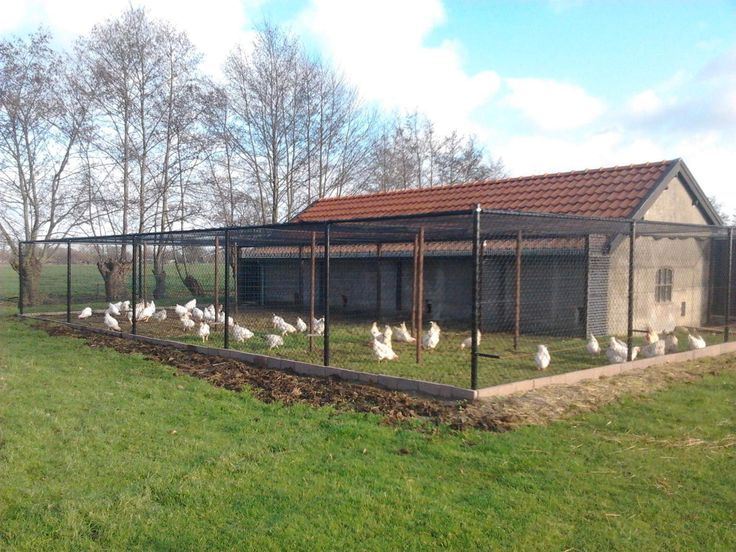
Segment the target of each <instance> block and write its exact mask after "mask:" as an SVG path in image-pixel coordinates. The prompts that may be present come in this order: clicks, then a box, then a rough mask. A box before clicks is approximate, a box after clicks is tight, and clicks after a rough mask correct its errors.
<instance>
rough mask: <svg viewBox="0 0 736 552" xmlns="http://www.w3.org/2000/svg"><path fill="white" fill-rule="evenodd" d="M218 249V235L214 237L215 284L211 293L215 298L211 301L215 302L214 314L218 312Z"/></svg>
mask: <svg viewBox="0 0 736 552" xmlns="http://www.w3.org/2000/svg"><path fill="white" fill-rule="evenodd" d="M219 250H220V237H219V236H218V237H216V238H215V284H214V290H213V293H214V296H215V300H214V301H213V303H214V304H215V313H216V314H217V313H219V312H220V290H219V282H218V280H219V272H218V271H219V264H220V262H219V261H220V259H219Z"/></svg>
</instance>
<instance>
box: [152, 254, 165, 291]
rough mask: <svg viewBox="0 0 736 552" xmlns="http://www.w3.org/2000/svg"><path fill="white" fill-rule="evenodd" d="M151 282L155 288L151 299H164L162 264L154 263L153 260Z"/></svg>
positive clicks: (163, 271)
mask: <svg viewBox="0 0 736 552" xmlns="http://www.w3.org/2000/svg"><path fill="white" fill-rule="evenodd" d="M152 272H153V280H154V282H155V286H154V288H153V298H154V299H155V300H157V301H158V300H159V299H163V298H164V297H166V271H165V270H164V267H163V263H161V262H160V261H159V262H156V260H155V258H154V262H153V271H152Z"/></svg>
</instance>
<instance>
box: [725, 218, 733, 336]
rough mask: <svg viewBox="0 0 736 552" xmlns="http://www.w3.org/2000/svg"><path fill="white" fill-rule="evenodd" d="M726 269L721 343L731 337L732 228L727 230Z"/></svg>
mask: <svg viewBox="0 0 736 552" xmlns="http://www.w3.org/2000/svg"><path fill="white" fill-rule="evenodd" d="M726 258H727V259H728V261H727V262H728V267H727V268H726V274H727V276H726V305H725V307H724V317H723V318H724V320H723V341H724V343H727V342H728V340H729V338H730V337H731V335H730V334H731V328H730V326H731V285H732V280H733V227H731V228H729V229H728V254H727V255H726Z"/></svg>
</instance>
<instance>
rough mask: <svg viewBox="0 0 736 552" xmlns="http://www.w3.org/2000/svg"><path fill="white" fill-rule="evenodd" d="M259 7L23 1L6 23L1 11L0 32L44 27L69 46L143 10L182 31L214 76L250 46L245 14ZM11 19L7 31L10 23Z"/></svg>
mask: <svg viewBox="0 0 736 552" xmlns="http://www.w3.org/2000/svg"><path fill="white" fill-rule="evenodd" d="M260 3H261V0H245V1H241V0H208V1H207V2H182V1H177V0H105V1H101V0H64V1H63V2H61V1H58V0H25V1H16V2H10V4H11V5H12V6H13V9H12V10H11V11H12V13H11V17H10V19H8V18H7V16H6V13H5V6H4V7H3V18H2V19H1V21H2V23H0V31H6V30H7V31H15V30H16V29H18V28H20V27H25V28H28V29H31V28H34V27H36V26H38V25H39V24H43V25H44V26H45V27H47V28H49V29H50V30H51V32H52V33H53V34H54V35H55V36H56V37H57V38H58V40H59V41H60V42H62V43H64V44H67V45H68V44H70V43H71V42H72V41H73V40H74V39H75V38H76V37H77V36H79V35H81V34H85V33H87V32H89V30H90V29H91V28H92V26H93V25H95V24H97V23H101V22H103V21H104V20H106V19H108V18H112V17H116V16H118V15H119V14H120V13H121V12H123V11H124V10H125V9H126V8H127V7H128V6H130V5H132V6H134V7H138V6H145V7H146V9H147V10H148V11H149V13H150V14H151V15H152V16H153V17H156V18H160V19H165V20H168V21H170V22H171V23H172V24H173V25H175V26H176V27H177V28H179V29H181V30H182V31H186V33H187V34H188V35H189V38H190V39H191V40H192V42H193V43H194V45H195V46H196V47H197V48H198V49H199V50H200V51H201V52H202V54H203V55H204V60H203V62H204V69H205V70H206V71H208V72H210V73H214V74H218V73H219V71H220V66H221V65H222V62H223V61H224V60H225V57H226V56H227V54H228V52H229V51H230V50H231V49H232V48H233V47H234V46H235V45H236V44H237V43H239V42H247V41H249V40H250V36H251V35H250V34H249V33H248V32H246V26H247V25H248V24H249V18H248V14H249V13H250V12H251V11H252V10H253V9H255V8H256V7H257V6H258V5H259V4H260ZM18 13H20V14H21V15H20V16H18V15H17V14H18ZM13 16H15V19H14V21H13V23H12V25H11V24H10V23H9V22H8V21H9V20H11V19H13Z"/></svg>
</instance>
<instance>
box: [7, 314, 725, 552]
mask: <svg viewBox="0 0 736 552" xmlns="http://www.w3.org/2000/svg"><path fill="white" fill-rule="evenodd" d="M0 341H1V342H2V343H3V344H4V346H3V347H2V348H0V481H2V484H1V485H0V548H5V549H12V550H34V551H36V550H60V549H61V550H194V549H196V550H201V549H208V550H209V549H220V550H231V549H252V550H284V549H300V550H325V549H329V550H336V549H340V550H351V549H369V550H396V549H401V550H426V549H434V548H440V547H446V548H450V549H458V550H468V549H483V550H492V549H516V550H564V549H576V550H634V549H639V550H694V549H697V550H733V549H735V548H736V524H735V522H734V517H733V512H734V511H735V510H736V471H735V470H734V469H733V467H734V461H735V460H736V456H735V453H736V450H735V449H734V448H718V447H717V446H715V445H717V443H718V442H719V441H721V440H723V439H725V438H727V437H729V436H733V435H734V433H736V419H735V418H734V412H736V409H735V407H736V404H734V397H736V374H734V372H732V371H731V372H727V373H724V374H722V375H719V376H715V377H707V378H706V379H705V380H703V381H701V382H699V383H697V384H695V385H677V386H675V387H673V388H671V389H669V390H667V391H662V392H659V393H656V394H654V395H652V396H649V397H647V398H644V399H629V400H625V401H623V403H621V404H619V405H615V406H610V407H607V408H605V409H604V410H602V411H600V412H599V413H597V414H592V415H587V416H584V417H581V418H579V419H576V420H571V421H566V422H559V423H555V424H553V425H552V426H550V427H529V428H525V429H521V430H517V431H514V432H511V433H505V434H491V433H482V432H476V431H466V432H463V433H458V432H453V431H450V430H448V429H445V428H440V429H439V430H438V431H437V432H434V433H422V432H417V431H414V430H412V429H410V428H393V427H388V426H384V425H382V424H381V423H380V420H379V418H378V417H376V416H372V415H362V414H338V413H335V412H334V411H333V410H332V409H330V408H322V409H311V408H308V407H304V406H294V407H284V406H282V405H280V404H263V403H261V402H259V401H257V400H255V399H253V398H252V397H251V395H250V394H249V393H247V392H243V393H233V392H229V391H226V390H223V389H218V388H213V387H211V386H209V385H208V384H207V383H205V382H203V381H201V380H195V379H190V378H188V377H175V376H174V375H173V374H172V371H173V370H172V369H171V368H168V367H164V366H160V365H158V364H155V363H153V362H150V361H145V360H143V359H142V358H140V357H138V356H136V355H122V354H119V353H116V352H114V351H112V350H93V349H90V348H88V347H86V346H84V345H83V343H82V342H81V341H79V340H75V339H71V338H51V337H48V336H46V335H45V334H44V333H43V332H41V331H36V330H33V329H30V328H29V326H28V325H27V324H25V323H22V322H18V321H15V320H10V319H8V318H0ZM705 362H713V363H714V364H715V363H717V362H723V359H720V360H719V359H714V360H708V361H705ZM174 431H175V432H176V433H174ZM687 438H697V439H703V440H704V441H705V446H692V447H680V446H677V444H678V443H681V442H683V440H685V439H687ZM402 449H405V451H408V452H409V454H402V453H401V451H402Z"/></svg>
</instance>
